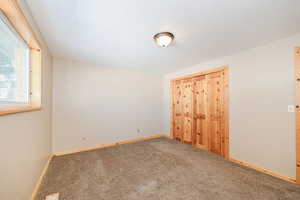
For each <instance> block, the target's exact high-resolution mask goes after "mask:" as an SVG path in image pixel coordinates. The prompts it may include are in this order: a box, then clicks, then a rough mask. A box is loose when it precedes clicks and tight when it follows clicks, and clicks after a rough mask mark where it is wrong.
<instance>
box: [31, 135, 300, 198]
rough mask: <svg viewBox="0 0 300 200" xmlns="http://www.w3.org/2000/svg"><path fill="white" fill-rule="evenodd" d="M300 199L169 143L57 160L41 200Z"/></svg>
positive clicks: (271, 182)
mask: <svg viewBox="0 0 300 200" xmlns="http://www.w3.org/2000/svg"><path fill="white" fill-rule="evenodd" d="M57 192H58V193H59V197H60V198H59V199H60V200H300V186H297V185H295V184H292V183H289V182H286V181H283V180H280V179H277V178H274V177H272V176H269V175H266V174H263V173H260V172H257V171H255V170H252V169H249V168H246V167H243V166H240V165H238V164H235V163H232V162H229V161H226V160H225V159H223V158H222V157H220V156H217V155H215V154H213V153H209V152H206V151H203V150H200V149H198V148H195V147H193V146H191V145H186V144H181V143H179V142H177V141H174V140H170V139H167V138H157V139H152V140H147V141H142V142H136V143H130V144H124V145H118V146H114V147H108V148H103V149H98V150H93V151H88V152H81V153H76V154H71V155H65V156H59V157H54V158H53V160H52V161H51V163H50V165H49V168H48V171H47V173H46V175H45V177H44V179H43V181H42V184H41V187H40V189H39V191H38V193H37V196H36V200H44V199H45V196H46V195H49V194H52V193H57Z"/></svg>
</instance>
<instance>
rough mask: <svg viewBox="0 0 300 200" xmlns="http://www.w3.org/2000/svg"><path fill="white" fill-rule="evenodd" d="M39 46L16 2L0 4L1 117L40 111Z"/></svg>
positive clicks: (40, 55)
mask: <svg viewBox="0 0 300 200" xmlns="http://www.w3.org/2000/svg"><path fill="white" fill-rule="evenodd" d="M41 58H42V52H41V48H40V44H39V42H38V40H37V39H36V37H35V34H34V32H33V31H32V29H31V26H30V24H29V23H28V22H27V20H26V17H25V16H24V14H23V12H22V10H21V9H20V7H19V5H18V3H17V1H15V0H1V3H0V115H6V114H12V113H18V112H28V111H34V110H40V109H41Z"/></svg>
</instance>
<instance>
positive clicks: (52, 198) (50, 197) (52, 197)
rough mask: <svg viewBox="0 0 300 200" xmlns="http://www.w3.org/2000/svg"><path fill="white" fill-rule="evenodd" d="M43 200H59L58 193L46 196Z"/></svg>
mask: <svg viewBox="0 0 300 200" xmlns="http://www.w3.org/2000/svg"><path fill="white" fill-rule="evenodd" d="M45 200H59V193H54V194H50V195H47V196H46V199H45Z"/></svg>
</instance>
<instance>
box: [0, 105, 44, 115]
mask: <svg viewBox="0 0 300 200" xmlns="http://www.w3.org/2000/svg"><path fill="white" fill-rule="evenodd" d="M41 109H42V107H41V106H35V105H22V106H19V107H12V108H0V116H1V115H9V114H16V113H21V112H30V111H38V110H41Z"/></svg>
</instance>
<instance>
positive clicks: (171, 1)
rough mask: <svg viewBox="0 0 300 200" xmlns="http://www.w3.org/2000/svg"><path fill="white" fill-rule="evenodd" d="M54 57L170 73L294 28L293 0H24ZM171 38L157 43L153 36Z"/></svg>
mask: <svg viewBox="0 0 300 200" xmlns="http://www.w3.org/2000/svg"><path fill="white" fill-rule="evenodd" d="M26 2H27V4H28V6H29V8H30V10H31V12H32V15H33V17H34V19H35V21H36V23H37V24H38V26H39V28H40V30H41V32H42V34H43V37H44V39H45V40H46V43H47V45H48V47H49V48H50V50H51V52H52V54H53V55H54V56H55V57H60V58H67V59H72V60H78V61H85V62H90V63H95V64H99V65H101V66H106V67H121V68H133V69H138V70H143V71H153V72H159V73H167V72H172V71H175V70H177V69H181V68H184V67H188V66H190V65H194V64H197V63H201V62H204V61H207V60H209V59H212V58H215V57H220V56H225V55H230V54H233V53H235V52H237V51H239V50H242V49H247V48H252V47H255V46H258V45H261V44H264V43H267V42H270V41H273V40H277V39H280V38H283V37H287V36H290V35H293V34H296V33H297V32H300V12H299V8H300V1H299V0H276V1H274V0H248V1H242V0H222V1H220V0H193V1H192V0H185V1H184V0H163V1H162V0H151V1H149V0H106V1H105V0H26ZM162 31H169V32H172V33H174V35H175V37H176V38H175V42H174V44H173V45H172V46H170V47H168V48H165V49H163V48H159V47H158V46H156V44H155V43H154V42H153V38H152V37H153V35H154V34H156V33H158V32H162Z"/></svg>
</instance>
